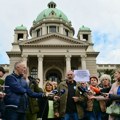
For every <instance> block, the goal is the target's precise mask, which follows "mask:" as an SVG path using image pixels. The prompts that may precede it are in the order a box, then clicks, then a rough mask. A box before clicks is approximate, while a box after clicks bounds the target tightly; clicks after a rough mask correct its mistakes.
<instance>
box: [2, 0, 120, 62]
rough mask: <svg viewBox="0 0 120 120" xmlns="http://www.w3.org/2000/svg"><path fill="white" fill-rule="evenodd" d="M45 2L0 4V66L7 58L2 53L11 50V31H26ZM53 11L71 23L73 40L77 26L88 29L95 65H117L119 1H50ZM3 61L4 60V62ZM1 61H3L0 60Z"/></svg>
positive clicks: (39, 0) (29, 1) (119, 36)
mask: <svg viewBox="0 0 120 120" xmlns="http://www.w3.org/2000/svg"><path fill="white" fill-rule="evenodd" d="M49 2H50V1H49V0H44V1H43V0H20V1H18V0H12V1H8V0H4V1H0V15H1V19H0V27H1V36H0V63H4V62H6V61H7V63H8V62H9V59H8V57H7V54H6V51H9V50H10V49H11V43H12V42H13V39H14V38H13V35H14V28H15V27H16V26H18V25H21V24H24V25H25V26H26V27H27V28H28V29H29V28H30V27H31V26H32V22H33V20H34V19H36V17H37V15H38V14H39V13H40V12H41V11H42V10H44V9H46V8H47V4H48V3H49ZM54 2H55V3H56V4H57V8H58V9H60V10H62V11H63V12H64V13H65V14H66V15H67V17H68V19H69V20H71V22H72V25H73V27H74V28H75V37H76V35H77V32H78V29H79V28H80V26H82V25H85V26H87V27H90V28H91V30H92V38H93V42H94V43H95V45H94V47H95V50H96V51H100V54H99V56H98V57H97V63H113V62H114V63H120V62H119V61H120V55H119V54H116V53H119V51H120V49H119V41H120V40H119V39H120V34H119V31H120V22H119V21H120V12H119V5H120V0H76V1H70V0H65V1H62V2H61V1H60V0H54ZM4 59H6V60H4ZM3 60H4V61H3Z"/></svg>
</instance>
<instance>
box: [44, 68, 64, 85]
mask: <svg viewBox="0 0 120 120" xmlns="http://www.w3.org/2000/svg"><path fill="white" fill-rule="evenodd" d="M61 78H62V75H61V72H60V71H59V70H57V69H50V70H48V71H47V73H46V80H50V81H56V82H57V83H60V82H61Z"/></svg>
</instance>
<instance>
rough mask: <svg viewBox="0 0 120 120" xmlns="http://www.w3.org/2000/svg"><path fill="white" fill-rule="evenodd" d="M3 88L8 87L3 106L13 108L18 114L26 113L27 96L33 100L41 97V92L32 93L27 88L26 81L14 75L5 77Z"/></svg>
mask: <svg viewBox="0 0 120 120" xmlns="http://www.w3.org/2000/svg"><path fill="white" fill-rule="evenodd" d="M5 86H8V87H6V88H5V93H6V96H5V98H4V102H5V106H6V107H14V108H16V109H18V111H20V112H25V111H26V108H27V105H28V99H27V95H28V96H30V97H34V98H39V97H42V96H43V93H42V92H40V93H35V92H33V91H32V90H31V89H30V88H29V87H28V85H27V82H26V80H24V79H23V78H22V76H18V75H16V74H15V73H12V74H11V75H8V76H7V77H6V79H5Z"/></svg>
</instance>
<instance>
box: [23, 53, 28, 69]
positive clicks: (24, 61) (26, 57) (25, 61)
mask: <svg viewBox="0 0 120 120" xmlns="http://www.w3.org/2000/svg"><path fill="white" fill-rule="evenodd" d="M27 60H28V55H22V61H23V63H24V64H25V66H26V67H27Z"/></svg>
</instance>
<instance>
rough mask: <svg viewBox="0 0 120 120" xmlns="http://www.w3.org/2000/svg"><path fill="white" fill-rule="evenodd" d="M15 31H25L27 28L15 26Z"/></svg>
mask: <svg viewBox="0 0 120 120" xmlns="http://www.w3.org/2000/svg"><path fill="white" fill-rule="evenodd" d="M15 30H27V28H26V27H25V26H23V24H22V25H21V26H17V27H16V28H15Z"/></svg>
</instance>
